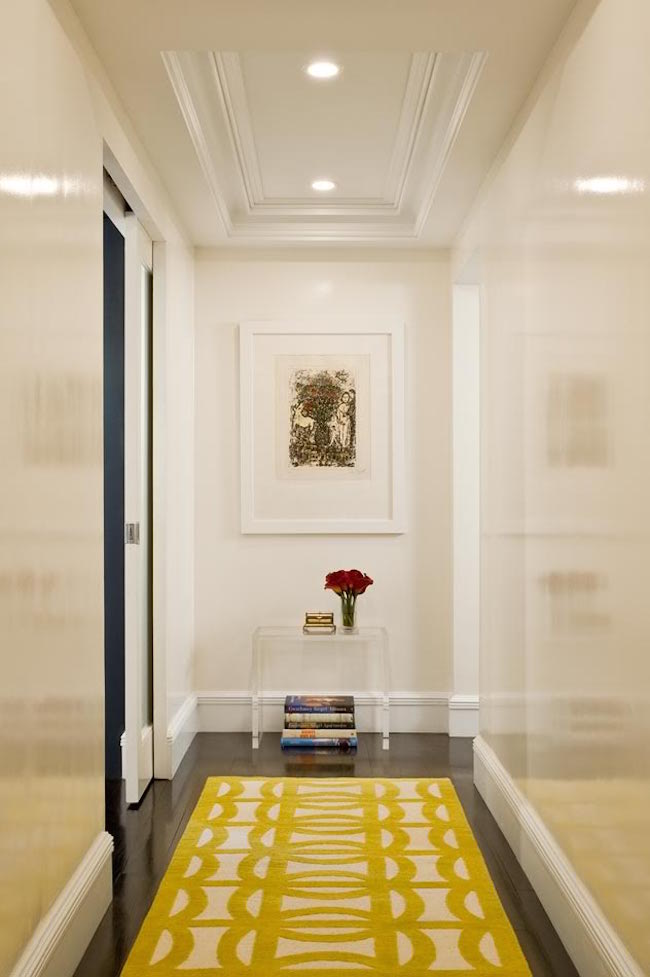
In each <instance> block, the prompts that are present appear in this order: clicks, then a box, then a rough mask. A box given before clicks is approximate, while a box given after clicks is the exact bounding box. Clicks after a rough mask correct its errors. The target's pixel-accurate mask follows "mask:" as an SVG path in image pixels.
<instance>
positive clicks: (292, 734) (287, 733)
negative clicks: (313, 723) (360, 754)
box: [282, 726, 357, 740]
mask: <svg viewBox="0 0 650 977" xmlns="http://www.w3.org/2000/svg"><path fill="white" fill-rule="evenodd" d="M282 736H283V738H284V739H307V740H309V739H311V740H323V739H325V740H326V739H341V740H349V739H356V736H357V731H356V729H337V730H336V733H333V732H332V731H331V729H329V730H324V731H322V730H321V729H320V728H315V727H310V726H306V727H304V728H303V729H290V728H288V727H287V728H286V729H283V731H282Z"/></svg>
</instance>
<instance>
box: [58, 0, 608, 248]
mask: <svg viewBox="0 0 650 977" xmlns="http://www.w3.org/2000/svg"><path fill="white" fill-rule="evenodd" d="M597 2H598V0H580V11H581V13H580V17H579V18H578V21H580V22H582V21H583V20H584V21H585V22H586V19H587V18H588V15H589V10H590V9H591V8H592V7H595V6H596V4H597ZM50 3H51V4H52V5H53V6H54V8H55V9H56V10H57V11H59V12H60V13H59V15H60V16H61V17H62V19H63V20H64V21H66V20H69V19H72V20H74V19H75V14H76V15H77V17H78V18H79V21H80V24H77V25H76V27H75V30H77V29H78V32H79V36H80V43H82V44H83V45H87V47H88V51H89V54H90V56H91V58H92V57H94V55H96V56H97V59H98V64H97V68H98V74H99V76H100V77H102V87H103V89H104V91H105V92H106V94H107V97H108V98H109V100H110V101H111V103H112V105H113V107H114V110H115V111H116V113H117V115H118V117H119V118H120V120H121V122H122V124H123V126H124V127H125V129H126V131H127V132H128V133H129V137H130V139H132V140H133V141H134V145H138V144H140V150H141V153H140V156H141V159H145V160H146V158H147V157H148V159H149V161H150V163H151V166H150V167H146V164H145V168H146V169H148V172H149V174H150V175H151V177H152V179H153V181H154V183H155V182H156V181H158V180H159V181H160V184H161V189H163V190H164V191H166V193H167V195H168V197H169V200H170V202H171V203H172V205H173V210H174V212H175V215H174V220H175V222H176V223H177V224H178V225H179V226H180V227H181V228H182V229H183V230H184V231H185V233H186V236H187V239H188V241H190V242H191V243H193V244H195V245H197V246H204V247H215V246H216V247H235V248H239V247H244V248H245V247H246V246H247V245H248V244H250V245H252V246H261V247H263V248H264V247H266V246H268V247H269V248H270V249H271V248H273V247H274V246H275V244H276V243H277V244H279V245H282V244H283V243H284V244H286V245H287V246H290V245H291V244H292V243H295V245H296V246H298V247H299V246H312V247H313V248H314V249H318V248H319V247H321V246H323V245H324V246H327V245H329V244H332V245H336V244H339V243H340V244H343V245H350V246H354V247H356V246H357V245H358V246H359V247H360V248H363V247H365V246H366V245H377V246H379V247H392V246H393V245H395V246H400V247H406V248H410V247H413V248H416V249H420V248H424V249H430V248H447V247H449V246H450V245H451V244H453V242H454V241H455V240H457V238H458V234H459V232H460V229H461V227H462V225H463V222H464V220H465V218H466V216H467V214H468V212H469V210H470V208H471V206H472V203H473V202H474V201H475V200H476V196H477V193H478V192H479V189H480V186H481V183H482V181H483V180H484V178H485V176H486V174H487V172H488V171H489V168H490V166H491V165H492V163H493V162H494V159H495V157H496V155H497V153H498V151H499V149H500V148H501V146H502V145H503V143H504V140H505V139H506V138H507V134H508V132H509V130H510V128H511V126H512V125H513V122H514V120H515V119H516V117H517V113H518V111H519V109H520V108H521V106H522V105H523V103H524V101H525V99H526V98H527V97H528V96H529V94H530V92H531V89H532V87H533V85H534V82H535V79H536V78H537V77H538V75H539V72H540V70H541V69H542V66H543V64H544V62H545V59H546V58H547V57H548V55H549V52H550V51H551V49H552V46H553V44H554V43H555V42H556V40H557V39H558V37H559V35H560V33H561V31H562V30H563V28H564V27H565V25H566V24H567V17H568V16H569V14H570V13H571V11H572V10H573V8H574V7H575V6H576V0H526V2H522V0H489V2H486V0H400V3H395V0H328V2H327V3H316V2H315V0H273V2H270V0H183V2H182V3H179V2H178V0H137V2H134V0H111V2H110V3H107V2H106V0H50ZM71 8H73V10H74V12H73V10H71ZM578 21H576V19H575V18H574V20H573V21H572V26H571V27H569V30H579V29H580V25H579V23H578ZM84 32H85V36H84ZM92 49H94V54H93V52H92ZM318 60H331V61H335V62H336V63H338V64H339V65H340V68H341V71H340V73H339V74H338V76H337V77H336V78H332V79H330V80H325V81H319V80H316V79H312V78H308V77H307V75H306V74H305V71H304V69H305V67H306V65H307V64H309V63H310V62H312V61H318ZM112 135H114V134H109V135H108V136H107V144H108V148H109V150H110V151H111V152H113V153H114V154H115V155H116V157H117V158H118V160H119V157H120V154H121V152H122V151H123V150H124V146H123V145H122V144H121V143H120V140H119V139H116V140H115V141H114V140H113V138H112ZM318 179H322V180H325V179H329V180H332V181H333V182H334V183H335V184H336V188H335V189H334V190H332V191H331V192H329V193H323V194H319V195H317V194H316V193H315V192H314V191H313V190H312V188H311V184H312V182H313V181H314V180H318ZM158 233H159V236H160V237H161V238H164V237H165V231H164V228H158ZM310 242H311V245H310Z"/></svg>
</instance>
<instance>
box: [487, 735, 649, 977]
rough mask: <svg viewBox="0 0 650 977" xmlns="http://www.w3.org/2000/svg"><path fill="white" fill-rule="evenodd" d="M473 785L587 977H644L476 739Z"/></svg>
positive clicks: (541, 824)
mask: <svg viewBox="0 0 650 977" xmlns="http://www.w3.org/2000/svg"><path fill="white" fill-rule="evenodd" d="M474 782H475V784H476V786H477V788H478V790H479V792H480V794H481V796H482V797H483V799H484V800H485V803H486V804H487V806H488V807H489V808H490V811H491V812H492V814H493V815H494V818H495V820H496V821H497V823H498V825H499V827H500V828H501V830H502V831H503V833H504V835H505V836H506V838H507V839H508V842H509V844H510V846H511V848H512V850H513V851H514V853H515V855H516V856H517V859H518V860H519V862H520V864H521V866H522V868H523V870H524V872H525V873H526V875H527V876H528V878H529V879H530V882H531V883H532V885H533V888H534V889H535V892H536V893H537V895H538V897H539V899H540V902H541V903H542V905H543V906H544V909H545V910H546V913H547V914H548V916H549V918H550V920H551V922H552V923H553V926H554V927H555V929H556V930H557V932H558V934H559V936H560V939H561V940H562V942H563V943H564V946H565V947H566V949H567V952H568V953H569V956H570V957H571V959H572V960H573V963H574V964H575V966H576V968H577V970H578V972H579V973H580V974H581V975H582V977H644V974H643V971H642V970H641V968H640V967H639V965H638V964H637V963H636V961H635V960H634V959H633V958H632V956H631V955H630V954H629V952H628V950H627V949H626V947H625V946H624V944H623V942H622V941H621V939H620V937H619V936H618V935H617V934H616V932H615V931H614V930H613V928H612V927H611V925H610V923H609V922H608V920H607V919H606V917H605V916H604V914H603V912H602V910H601V909H600V907H599V906H598V904H597V903H596V901H595V900H594V898H593V896H592V895H591V893H590V892H589V890H588V889H587V887H586V886H585V884H584V883H583V882H582V880H581V879H580V877H579V876H578V875H577V873H576V871H575V869H574V868H573V866H572V864H571V862H570V861H569V859H568V858H567V857H566V855H565V854H564V852H563V851H562V849H561V848H560V846H559V845H558V843H557V842H556V840H555V838H554V837H553V835H552V834H551V833H550V831H549V830H548V828H547V827H546V825H545V824H544V822H543V821H542V819H541V818H540V816H539V814H538V813H537V811H536V810H535V808H534V807H533V806H532V804H531V803H530V802H529V801H528V800H527V799H526V797H524V795H523V794H522V792H521V791H520V790H519V788H518V787H517V785H516V784H515V782H514V780H513V779H512V777H511V776H510V774H509V773H508V772H507V771H506V769H505V767H504V766H503V764H502V763H501V761H500V760H499V758H498V757H497V755H496V753H495V752H494V750H492V749H491V747H489V746H488V745H487V743H486V742H485V741H484V740H483V739H482V737H480V736H479V737H478V738H477V739H475V740H474Z"/></svg>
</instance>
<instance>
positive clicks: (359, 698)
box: [196, 692, 448, 733]
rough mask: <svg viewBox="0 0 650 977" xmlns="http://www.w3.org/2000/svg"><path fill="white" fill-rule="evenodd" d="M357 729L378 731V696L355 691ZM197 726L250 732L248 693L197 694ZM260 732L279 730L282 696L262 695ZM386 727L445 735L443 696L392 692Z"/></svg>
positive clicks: (215, 730)
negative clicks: (262, 720) (261, 729)
mask: <svg viewBox="0 0 650 977" xmlns="http://www.w3.org/2000/svg"><path fill="white" fill-rule="evenodd" d="M354 699H355V704H356V718H357V726H358V728H359V729H360V730H361V731H363V732H379V731H380V730H381V696H380V695H379V694H378V693H368V692H355V693H354ZM196 700H197V712H198V725H197V729H199V730H200V731H201V732H203V733H230V732H250V730H251V695H250V692H197V694H196ZM262 701H263V706H264V729H265V730H267V731H279V730H281V729H282V727H283V725H284V721H283V720H284V708H283V706H284V694H283V693H280V692H266V693H264V695H263V696H262ZM389 701H390V728H391V732H393V733H446V732H447V730H448V710H447V696H446V695H443V694H440V693H436V692H392V693H391V695H390V700H389Z"/></svg>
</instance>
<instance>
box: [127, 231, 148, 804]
mask: <svg viewBox="0 0 650 977" xmlns="http://www.w3.org/2000/svg"><path fill="white" fill-rule="evenodd" d="M124 224H125V256H124V258H125V260H124V264H125V309H124V518H125V521H126V526H125V554H124V607H125V620H124V658H125V662H124V667H125V681H124V692H125V736H124V778H125V781H126V801H127V803H128V804H137V803H138V802H139V800H140V798H141V797H142V795H143V794H144V792H145V790H146V788H147V785H148V784H149V782H150V781H151V779H152V777H153V700H152V695H153V675H152V670H153V669H152V665H153V660H152V652H153V642H152V615H151V565H152V561H151V490H150V485H151V404H150V390H151V377H150V369H151V323H152V301H151V300H152V283H153V261H152V251H153V249H152V244H151V240H150V239H149V237H148V235H147V233H146V232H145V230H144V229H143V227H142V226H141V224H140V223H139V222H138V220H137V218H136V217H135V215H134V214H126V216H125V218H124Z"/></svg>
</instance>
